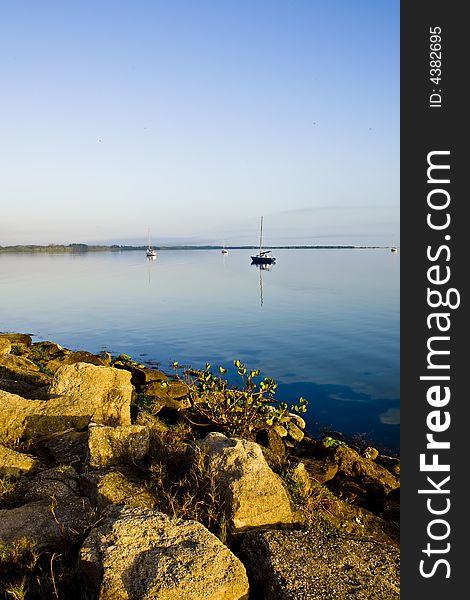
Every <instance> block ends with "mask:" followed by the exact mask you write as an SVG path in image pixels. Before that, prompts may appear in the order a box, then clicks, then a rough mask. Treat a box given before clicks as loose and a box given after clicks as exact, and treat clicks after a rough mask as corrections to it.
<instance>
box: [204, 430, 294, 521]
mask: <svg viewBox="0 0 470 600" xmlns="http://www.w3.org/2000/svg"><path fill="white" fill-rule="evenodd" d="M201 448H202V449H203V451H204V452H205V453H206V457H207V466H208V469H209V472H212V473H213V474H214V476H215V478H216V481H217V486H218V490H219V493H220V494H221V497H222V500H223V503H224V506H225V511H226V517H227V520H228V522H229V526H230V528H231V530H232V531H233V532H235V533H238V532H242V531H245V530H248V529H252V528H254V527H265V526H271V525H279V524H291V523H293V522H294V521H295V517H294V513H293V511H292V507H291V503H290V499H289V495H288V493H287V491H286V489H285V488H284V485H283V483H282V480H281V478H280V477H279V476H278V475H276V474H275V473H274V472H273V471H272V470H271V469H270V468H269V466H268V463H267V462H266V459H265V458H264V455H263V451H262V449H261V447H260V446H259V445H258V444H256V443H255V442H249V441H247V440H243V439H238V438H227V437H225V435H223V434H221V433H210V434H209V435H207V436H206V437H205V438H204V440H203V441H202V442H201Z"/></svg>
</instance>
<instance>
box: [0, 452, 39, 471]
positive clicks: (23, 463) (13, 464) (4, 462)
mask: <svg viewBox="0 0 470 600" xmlns="http://www.w3.org/2000/svg"><path fill="white" fill-rule="evenodd" d="M38 466H39V461H38V460H37V459H35V458H33V457H32V456H28V455H27V454H23V453H21V452H16V451H15V450H11V449H10V448H7V447H6V446H3V445H2V444H0V476H2V477H10V478H17V477H19V476H20V475H26V474H28V473H32V472H33V471H35V470H36V469H37V468H38Z"/></svg>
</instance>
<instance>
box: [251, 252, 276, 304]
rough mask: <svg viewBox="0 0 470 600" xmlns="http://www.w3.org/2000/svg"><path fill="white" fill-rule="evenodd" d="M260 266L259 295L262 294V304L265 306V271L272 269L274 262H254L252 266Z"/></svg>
mask: <svg viewBox="0 0 470 600" xmlns="http://www.w3.org/2000/svg"><path fill="white" fill-rule="evenodd" d="M253 265H254V266H255V267H258V269H259V296H260V306H263V271H271V269H272V268H273V265H274V263H258V262H254V261H253V262H252V263H251V266H253Z"/></svg>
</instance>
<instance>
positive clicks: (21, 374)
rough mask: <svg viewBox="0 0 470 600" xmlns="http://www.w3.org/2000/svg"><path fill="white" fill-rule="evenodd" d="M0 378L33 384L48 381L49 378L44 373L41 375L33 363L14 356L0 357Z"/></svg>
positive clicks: (22, 357) (27, 359)
mask: <svg viewBox="0 0 470 600" xmlns="http://www.w3.org/2000/svg"><path fill="white" fill-rule="evenodd" d="M0 377H2V378H3V379H14V380H16V381H25V382H27V383H33V384H41V383H47V382H48V381H49V377H48V376H47V375H46V374H45V373H41V371H40V369H39V367H38V366H37V365H35V364H34V363H33V361H31V360H29V358H25V357H24V356H15V355H14V354H5V355H4V356H0Z"/></svg>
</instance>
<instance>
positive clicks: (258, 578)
mask: <svg viewBox="0 0 470 600" xmlns="http://www.w3.org/2000/svg"><path fill="white" fill-rule="evenodd" d="M242 551H243V553H244V555H245V565H246V566H247V569H248V573H249V574H251V576H252V577H253V580H254V581H255V582H256V583H257V584H258V586H260V588H261V590H262V594H263V595H262V596H261V597H262V598H264V599H265V600H292V599H293V598H299V599H300V598H302V599H305V600H307V599H308V600H325V599H326V598H334V599H335V600H349V599H350V598H354V599H355V600H398V599H399V597H400V573H399V556H400V551H399V549H398V548H397V547H395V546H392V545H388V544H377V543H376V542H375V541H370V540H366V539H352V538H347V537H328V536H325V535H324V534H321V533H320V532H318V531H316V530H311V531H266V532H256V533H255V532H252V533H249V534H248V535H247V536H246V537H245V539H244V541H243V543H242Z"/></svg>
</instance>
